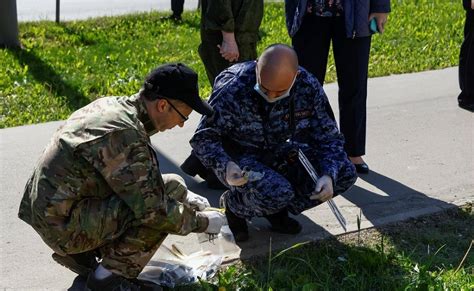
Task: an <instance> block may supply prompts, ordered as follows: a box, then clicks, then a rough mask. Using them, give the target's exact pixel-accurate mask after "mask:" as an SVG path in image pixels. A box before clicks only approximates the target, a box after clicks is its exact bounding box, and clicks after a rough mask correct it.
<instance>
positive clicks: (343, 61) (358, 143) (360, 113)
mask: <svg viewBox="0 0 474 291" xmlns="http://www.w3.org/2000/svg"><path fill="white" fill-rule="evenodd" d="M338 20H339V21H337V22H336V31H335V35H334V37H333V52H334V60H335V63H336V72H337V82H338V85H339V98H338V100H339V120H340V121H339V126H340V129H341V132H342V134H344V138H345V145H344V148H345V150H346V152H347V154H348V155H349V156H351V157H358V156H363V155H364V154H365V136H366V119H367V77H368V68H369V54H370V42H371V37H370V36H368V37H360V38H355V39H350V38H347V37H346V33H345V27H344V21H343V18H338Z"/></svg>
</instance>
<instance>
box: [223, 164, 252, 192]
mask: <svg viewBox="0 0 474 291" xmlns="http://www.w3.org/2000/svg"><path fill="white" fill-rule="evenodd" d="M225 180H226V182H227V184H229V185H230V186H242V185H244V184H245V183H247V181H248V179H247V178H246V177H244V175H243V171H242V169H241V168H240V167H239V165H237V164H236V163H234V162H232V161H230V162H228V163H227V165H226V169H225Z"/></svg>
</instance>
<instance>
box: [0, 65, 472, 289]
mask: <svg viewBox="0 0 474 291" xmlns="http://www.w3.org/2000/svg"><path fill="white" fill-rule="evenodd" d="M325 90H326V92H327V93H328V96H329V97H330V101H331V103H332V105H333V108H337V104H336V98H335V97H336V94H337V86H336V85H334V84H329V85H328V86H326V87H325ZM457 94H458V85H457V68H448V69H445V70H439V71H430V72H423V73H416V74H407V75H395V76H389V77H382V78H374V79H370V80H369V99H368V108H367V111H368V145H367V159H366V160H367V162H368V164H369V165H370V166H371V169H372V172H371V174H369V175H364V176H361V177H360V179H359V180H358V181H357V183H356V185H355V186H354V187H353V188H352V189H351V190H350V191H349V192H347V193H345V194H344V195H343V196H342V197H337V198H336V199H335V202H336V203H337V204H338V205H339V207H340V208H341V211H342V213H343V214H344V216H345V217H346V219H347V221H348V224H349V225H348V229H349V231H355V230H357V219H356V218H357V215H358V214H359V213H360V211H362V214H363V218H362V227H363V228H367V227H371V226H373V225H375V226H376V227H377V226H379V225H382V224H385V223H389V222H394V221H400V220H403V219H406V218H408V217H413V216H418V215H422V214H426V213H432V212H435V211H439V210H442V209H446V208H449V207H454V206H456V205H461V204H464V203H466V202H468V201H470V202H472V201H474V155H473V154H472V153H473V152H474V114H473V113H470V112H467V111H465V110H462V109H459V108H458V107H457V105H456V96H457ZM336 111H337V110H336ZM197 121H198V116H197V115H195V114H193V115H191V119H190V121H189V123H187V124H186V126H185V127H184V128H179V129H176V130H174V131H171V132H165V133H160V134H157V135H155V136H154V137H153V138H152V141H153V143H154V144H155V145H156V146H157V147H158V148H159V150H160V151H161V153H162V156H161V165H162V168H163V169H164V172H178V173H179V172H180V171H179V168H178V166H177V165H179V164H180V163H181V162H182V161H183V160H184V159H185V157H186V156H187V154H188V153H189V145H188V143H187V141H188V140H189V138H190V136H191V135H192V132H193V130H194V128H195V126H196V124H197ZM60 124H61V122H51V123H45V124H38V125H32V126H24V127H16V128H7V129H2V130H0V197H1V201H2V203H0V250H1V254H0V289H4V288H7V289H27V290H39V289H42V290H43V289H51V290H61V289H66V288H68V287H69V286H71V284H72V282H73V280H74V278H75V276H74V274H73V273H71V272H69V271H68V270H66V269H65V268H63V267H61V266H59V265H57V264H55V263H54V262H53V261H52V259H51V257H50V256H51V251H50V250H49V249H48V248H47V247H46V246H45V245H44V243H42V241H41V239H40V238H39V236H38V235H37V234H36V233H35V232H34V231H33V230H32V229H31V228H30V227H29V226H28V225H26V224H25V223H23V222H22V221H20V220H19V219H18V218H17V210H18V205H19V201H20V199H21V196H22V191H23V187H24V184H25V182H26V179H27V178H28V176H29V175H30V172H31V170H32V168H33V166H34V163H35V161H36V159H37V158H38V156H39V155H40V153H41V151H42V149H43V148H44V146H45V144H46V143H47V141H48V140H49V137H50V136H51V135H52V133H53V132H54V130H55V129H56V128H57V127H58V126H59V125H60ZM187 182H188V185H189V187H190V188H191V189H192V190H194V191H195V192H198V193H201V194H203V195H205V196H207V197H208V198H209V199H210V201H211V204H213V205H217V198H218V197H219V195H220V192H219V191H208V190H207V189H206V188H205V187H204V185H203V183H200V182H201V181H200V180H194V179H189V178H188V179H187ZM297 219H298V220H299V221H300V222H301V223H303V225H304V228H303V231H302V233H301V234H300V235H298V236H285V235H275V234H272V233H271V232H269V230H268V225H267V223H266V222H265V221H263V220H262V219H254V220H252V224H251V227H250V231H251V240H250V241H249V242H247V243H245V244H241V245H240V247H241V249H242V250H241V253H240V256H241V257H242V258H248V257H250V256H252V255H255V254H257V255H258V254H266V253H267V252H268V242H269V240H270V237H272V246H273V248H277V249H278V248H283V247H287V246H290V245H291V244H294V243H296V242H302V241H307V240H315V239H319V238H322V237H327V236H328V235H331V234H340V233H342V232H343V231H342V230H341V228H340V227H339V225H338V223H337V221H336V219H335V218H334V217H333V215H332V214H331V212H330V210H329V208H328V207H327V205H321V206H319V207H316V208H314V209H311V210H308V211H306V212H304V213H303V214H302V215H300V216H298V217H297ZM196 240H197V238H196V236H195V235H190V236H188V237H172V238H170V239H169V241H172V242H174V243H176V244H178V245H180V246H182V247H184V248H185V249H186V250H191V249H199V248H200V247H201V246H199V245H197V244H196Z"/></svg>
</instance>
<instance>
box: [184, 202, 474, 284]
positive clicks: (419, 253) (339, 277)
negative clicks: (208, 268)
mask: <svg viewBox="0 0 474 291" xmlns="http://www.w3.org/2000/svg"><path fill="white" fill-rule="evenodd" d="M360 234H361V240H360V241H359V240H358V237H359V235H360ZM360 234H358V233H353V234H347V235H342V236H339V237H337V238H330V239H327V240H323V241H320V242H316V243H308V244H302V245H299V246H294V247H293V248H292V249H287V250H284V251H281V252H273V254H272V255H270V256H268V257H264V258H254V259H252V260H249V261H246V262H242V263H240V264H238V265H233V266H230V267H227V268H226V269H225V270H223V271H221V272H220V273H219V274H218V276H217V278H215V279H214V281H211V282H201V284H200V285H198V286H192V287H186V288H184V287H182V288H179V290H188V289H192V290H220V291H221V290H466V291H467V290H473V288H474V256H473V250H472V249H471V250H470V253H467V251H468V248H469V246H470V244H472V243H473V238H474V237H473V234H474V211H473V208H472V204H470V205H467V206H465V207H463V208H462V209H452V210H448V211H445V212H442V213H438V214H434V215H431V216H425V217H421V218H417V219H411V220H409V221H405V222H399V223H396V224H392V225H387V226H385V227H381V228H378V229H370V230H363V231H361V232H360ZM466 254H467V256H466V258H465V260H464V261H463V257H464V256H465V255H466ZM461 262H462V264H461Z"/></svg>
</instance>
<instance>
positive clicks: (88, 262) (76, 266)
mask: <svg viewBox="0 0 474 291" xmlns="http://www.w3.org/2000/svg"><path fill="white" fill-rule="evenodd" d="M97 255H98V254H97V252H95V251H90V252H85V253H79V254H73V255H65V256H61V255H59V254H57V253H54V254H52V257H53V260H55V261H56V263H58V264H60V265H62V266H64V267H66V268H68V269H69V270H71V271H73V272H74V273H76V274H78V275H80V276H82V277H85V278H87V276H88V275H89V273H90V272H92V271H94V270H95V268H96V267H97V266H98V265H99V263H97V259H96V256H97Z"/></svg>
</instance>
